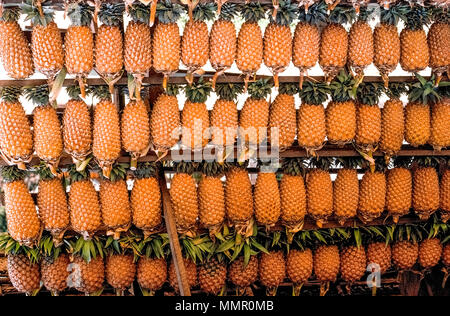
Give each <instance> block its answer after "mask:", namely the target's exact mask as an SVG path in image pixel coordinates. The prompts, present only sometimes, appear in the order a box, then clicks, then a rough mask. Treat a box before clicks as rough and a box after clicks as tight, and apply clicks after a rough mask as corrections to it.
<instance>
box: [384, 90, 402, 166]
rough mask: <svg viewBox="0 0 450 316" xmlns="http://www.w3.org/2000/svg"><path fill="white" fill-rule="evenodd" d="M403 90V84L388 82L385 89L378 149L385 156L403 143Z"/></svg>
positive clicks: (394, 152)
mask: <svg viewBox="0 0 450 316" xmlns="http://www.w3.org/2000/svg"><path fill="white" fill-rule="evenodd" d="M403 92H405V85H404V84H401V83H400V84H398V83H394V84H390V85H389V88H388V89H387V95H388V96H389V97H390V99H389V100H387V101H386V103H384V106H383V108H382V109H381V138H380V150H381V151H382V152H384V153H385V156H386V157H390V156H392V155H395V154H396V153H397V152H398V151H399V150H400V149H401V148H402V144H403V138H404V134H405V114H404V112H405V111H404V108H403V102H402V101H401V100H400V95H401V94H402V93H403Z"/></svg>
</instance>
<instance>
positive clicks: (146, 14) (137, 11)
mask: <svg viewBox="0 0 450 316" xmlns="http://www.w3.org/2000/svg"><path fill="white" fill-rule="evenodd" d="M128 13H129V14H130V17H131V19H132V20H133V21H134V22H141V23H146V24H147V23H149V21H150V7H149V6H148V5H145V4H143V3H141V2H139V1H135V2H134V3H133V4H132V5H130V6H129V7H128Z"/></svg>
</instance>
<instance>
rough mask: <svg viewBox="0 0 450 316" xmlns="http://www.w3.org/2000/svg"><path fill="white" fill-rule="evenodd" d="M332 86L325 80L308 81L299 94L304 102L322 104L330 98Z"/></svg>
mask: <svg viewBox="0 0 450 316" xmlns="http://www.w3.org/2000/svg"><path fill="white" fill-rule="evenodd" d="M329 93H330V87H329V86H328V85H327V84H326V83H323V82H311V81H306V82H305V83H304V84H303V88H302V89H301V90H300V93H299V96H300V99H301V100H302V103H304V104H313V105H322V104H324V103H325V101H327V100H328V94H329Z"/></svg>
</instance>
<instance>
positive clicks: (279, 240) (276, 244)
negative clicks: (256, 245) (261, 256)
mask: <svg viewBox="0 0 450 316" xmlns="http://www.w3.org/2000/svg"><path fill="white" fill-rule="evenodd" d="M261 237H262V238H261V243H262V244H264V249H266V251H265V253H267V252H268V251H276V250H283V249H284V248H285V247H286V244H287V240H286V235H285V234H284V233H283V232H281V231H276V232H272V233H268V234H261Z"/></svg>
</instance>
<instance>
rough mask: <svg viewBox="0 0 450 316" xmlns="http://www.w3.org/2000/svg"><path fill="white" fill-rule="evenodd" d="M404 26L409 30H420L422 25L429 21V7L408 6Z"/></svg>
mask: <svg viewBox="0 0 450 316" xmlns="http://www.w3.org/2000/svg"><path fill="white" fill-rule="evenodd" d="M404 22H405V27H406V28H407V29H410V30H414V31H418V30H422V29H423V26H424V25H428V24H430V23H431V9H430V8H428V7H422V6H414V7H412V8H409V9H408V10H407V12H406V15H405V20H404Z"/></svg>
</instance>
